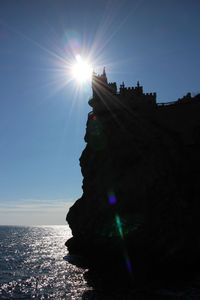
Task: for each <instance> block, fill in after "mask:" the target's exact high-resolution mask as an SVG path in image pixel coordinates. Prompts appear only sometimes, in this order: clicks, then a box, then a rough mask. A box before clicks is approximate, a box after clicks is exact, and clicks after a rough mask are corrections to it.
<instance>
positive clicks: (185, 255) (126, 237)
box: [66, 96, 200, 278]
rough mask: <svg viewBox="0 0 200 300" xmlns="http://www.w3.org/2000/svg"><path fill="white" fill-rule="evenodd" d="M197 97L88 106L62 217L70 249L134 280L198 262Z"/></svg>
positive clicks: (199, 105)
mask: <svg viewBox="0 0 200 300" xmlns="http://www.w3.org/2000/svg"><path fill="white" fill-rule="evenodd" d="M199 98H200V97H199V96H196V97H195V98H192V99H190V102H187V101H186V102H185V103H183V104H177V105H171V106H170V105H169V106H167V107H154V109H152V110H149V111H146V110H145V112H143V111H142V110H136V109H134V108H132V109H129V110H127V107H126V108H124V107H122V108H119V109H118V110H114V111H112V110H109V109H107V110H106V109H105V110H101V111H99V112H98V111H97V112H94V111H95V110H94V109H93V113H90V114H89V116H88V122H87V129H86V136H85V140H86V142H87V146H86V148H85V150H84V151H83V153H82V155H81V158H80V166H81V170H82V174H83V195H82V197H81V198H80V199H79V200H77V201H76V203H75V204H74V205H73V206H72V207H71V208H70V210H69V213H68V215H67V221H68V223H69V226H70V228H71V229H72V234H73V237H72V239H70V240H68V241H67V243H66V245H67V247H68V249H69V252H70V253H77V254H81V255H83V256H85V257H87V258H89V261H90V262H91V263H92V264H93V265H94V266H95V267H97V268H98V269H105V268H107V270H108V269H109V271H111V272H112V273H115V274H116V271H118V275H120V276H124V274H126V273H127V274H128V273H129V274H132V275H133V276H134V278H141V277H142V276H144V273H146V274H149V273H157V274H158V273H159V274H161V273H163V274H164V273H165V274H166V271H169V270H170V272H171V273H174V274H175V273H176V272H177V271H183V270H185V269H188V268H192V267H194V266H195V264H197V262H198V263H199V253H200V252H199V251H200V238H199V231H200V229H199V228H200V227H199V225H200V218H199V213H200V204H199V189H200V185H199V179H200V152H199V150H200V129H199V128H200V99H199ZM179 101H180V100H179ZM177 103H178V102H177ZM122 274H123V275H122Z"/></svg>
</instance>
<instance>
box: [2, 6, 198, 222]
mask: <svg viewBox="0 0 200 300" xmlns="http://www.w3.org/2000/svg"><path fill="white" fill-rule="evenodd" d="M199 14H200V1H199V0H176V1H174V0H130V1H129V0H120V1H118V0H110V1H108V0H84V1H83V0H73V1H69V0H43V1H41V0H6V1H0V225H48V224H49V225H50V224H58V225H62V224H63V225H64V224H66V221H65V216H66V213H67V211H68V209H69V207H70V206H71V205H72V204H73V203H74V201H76V200H77V199H78V198H79V197H81V195H82V175H81V170H80V166H79V157H80V155H81V152H82V151H83V149H84V147H85V142H84V135H85V128H86V121H87V114H88V112H89V111H90V110H91V109H90V107H89V106H88V100H89V98H90V97H91V95H92V91H91V83H90V82H86V83H84V84H80V83H78V82H77V81H76V80H75V79H74V78H72V75H71V72H70V67H71V65H73V63H74V62H75V59H76V56H77V55H80V56H81V57H82V58H83V59H87V60H89V61H90V63H91V65H92V67H93V69H94V70H95V71H96V72H97V73H101V72H102V69H103V67H104V66H105V67H106V72H107V77H108V81H109V82H113V81H114V82H117V85H118V87H119V85H120V83H121V82H122V81H124V82H125V85H126V86H135V85H136V82H137V80H139V81H140V83H141V85H143V88H144V92H156V93H157V101H158V102H169V101H175V100H177V99H178V98H179V97H182V96H183V95H185V94H186V93H187V92H191V93H192V95H195V94H197V93H199V92H200V84H199V78H200V56H199V53H200V18H199Z"/></svg>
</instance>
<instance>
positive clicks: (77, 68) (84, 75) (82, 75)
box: [71, 55, 92, 83]
mask: <svg viewBox="0 0 200 300" xmlns="http://www.w3.org/2000/svg"><path fill="white" fill-rule="evenodd" d="M71 69H72V76H73V78H74V79H76V80H77V81H78V82H79V83H84V82H88V81H90V80H91V78H92V67H91V66H90V64H89V62H88V61H87V60H83V59H82V58H81V56H80V55H77V56H76V62H75V63H74V64H73V65H72V68H71Z"/></svg>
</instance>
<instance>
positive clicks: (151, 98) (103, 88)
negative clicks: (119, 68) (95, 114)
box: [89, 68, 156, 111]
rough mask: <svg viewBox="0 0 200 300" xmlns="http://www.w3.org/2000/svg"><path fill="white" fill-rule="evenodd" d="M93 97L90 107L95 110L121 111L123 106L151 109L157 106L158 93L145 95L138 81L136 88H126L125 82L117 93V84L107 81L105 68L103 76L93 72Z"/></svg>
mask: <svg viewBox="0 0 200 300" xmlns="http://www.w3.org/2000/svg"><path fill="white" fill-rule="evenodd" d="M92 90H93V97H92V99H91V100H90V101H89V105H90V106H92V107H93V110H96V111H99V110H101V111H102V110H105V109H108V107H109V108H110V109H119V108H120V103H121V106H125V105H126V106H127V108H128V107H129V108H134V107H137V108H140V107H141V108H142V107H143V108H145V107H146V108H147V107H148V108H150V107H155V106H156V93H143V86H141V85H140V83H139V81H137V85H136V86H132V87H125V84H124V82H122V84H121V85H120V88H119V91H117V84H116V82H109V83H108V80H107V76H106V72H105V68H104V69H103V73H102V74H101V75H97V74H96V73H94V72H93V76H92Z"/></svg>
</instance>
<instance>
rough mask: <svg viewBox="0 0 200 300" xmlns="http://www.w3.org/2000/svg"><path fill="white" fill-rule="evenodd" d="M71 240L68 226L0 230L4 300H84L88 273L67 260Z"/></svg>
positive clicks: (0, 281)
mask: <svg viewBox="0 0 200 300" xmlns="http://www.w3.org/2000/svg"><path fill="white" fill-rule="evenodd" d="M70 237H71V231H70V229H69V227H68V226H34V227H20V226H19V227H15V226H0V299H1V300H2V299H56V300H57V299H83V294H84V293H85V292H86V291H87V290H90V287H89V286H88V285H87V283H86V281H85V279H84V273H85V272H86V270H83V269H82V268H78V267H76V266H74V265H72V264H70V263H69V262H68V261H67V260H66V259H65V257H66V256H67V248H66V247H65V245H64V243H65V241H66V240H67V239H69V238H70ZM85 299H86V298H85Z"/></svg>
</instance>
